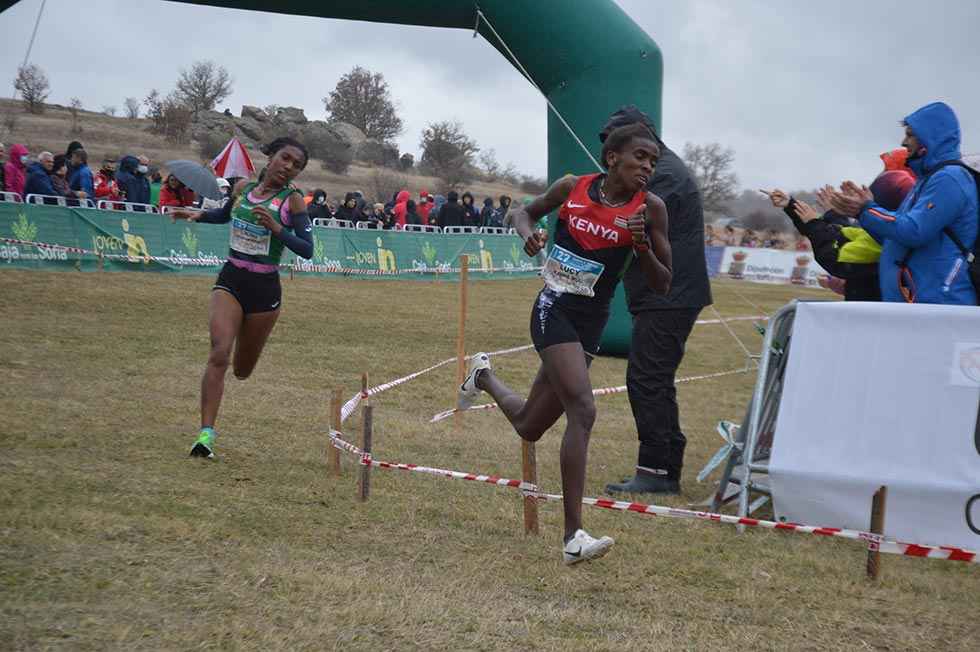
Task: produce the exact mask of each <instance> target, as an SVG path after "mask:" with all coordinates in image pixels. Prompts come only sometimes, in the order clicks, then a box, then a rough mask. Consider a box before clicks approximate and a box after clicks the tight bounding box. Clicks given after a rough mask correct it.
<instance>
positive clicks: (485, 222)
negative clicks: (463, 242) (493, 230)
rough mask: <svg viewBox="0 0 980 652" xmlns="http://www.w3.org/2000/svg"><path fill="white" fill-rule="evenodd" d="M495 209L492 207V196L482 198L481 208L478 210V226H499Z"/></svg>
mask: <svg viewBox="0 0 980 652" xmlns="http://www.w3.org/2000/svg"><path fill="white" fill-rule="evenodd" d="M496 216H497V211H496V210H494V207H493V198H492V197H487V198H486V199H484V200H483V210H482V211H480V226H500V223H499V222H497V217H496Z"/></svg>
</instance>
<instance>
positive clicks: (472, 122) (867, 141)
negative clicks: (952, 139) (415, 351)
mask: <svg viewBox="0 0 980 652" xmlns="http://www.w3.org/2000/svg"><path fill="white" fill-rule="evenodd" d="M617 2H619V4H620V6H621V7H622V8H623V9H624V10H625V11H626V12H627V13H628V14H629V15H630V16H631V17H632V18H633V19H634V20H635V21H636V22H637V23H639V25H640V26H641V27H643V28H644V29H645V30H646V31H647V32H648V33H649V34H650V35H651V36H652V37H653V39H654V40H655V41H656V42H657V43H658V45H659V46H660V48H661V50H662V51H663V55H664V68H665V87H664V109H663V118H664V124H663V132H664V133H663V136H664V140H665V141H666V142H667V144H668V145H670V146H671V147H673V148H674V149H676V150H678V151H680V150H681V148H682V147H683V144H684V143H685V142H688V141H690V142H696V143H707V142H714V141H717V142H720V143H722V144H724V145H726V146H730V147H732V148H734V150H735V153H736V171H737V173H738V176H739V181H740V183H741V185H742V186H743V187H747V188H758V187H771V186H783V187H787V188H790V189H800V188H812V187H815V186H817V185H818V184H823V183H827V182H836V181H839V180H840V179H842V178H854V179H857V180H867V181H870V179H871V178H873V177H874V175H875V174H876V173H877V172H878V170H879V169H880V163H879V161H878V159H877V155H878V154H879V153H881V152H882V151H885V150H888V149H892V148H894V147H897V146H898V144H899V142H900V140H901V129H900V128H899V126H898V121H899V120H901V118H902V117H903V116H905V115H906V114H908V113H909V112H911V111H912V110H914V109H915V108H917V107H919V106H921V105H922V104H925V103H927V102H930V101H934V100H943V101H946V102H948V103H949V104H950V105H952V107H953V108H954V109H955V110H956V112H957V113H958V115H959V118H960V123H961V127H962V130H963V150H964V153H970V152H977V151H980V81H978V76H977V73H978V71H980V46H978V45H977V28H978V27H980V2H976V1H975V0H956V1H954V0H933V2H930V3H928V4H926V3H923V2H903V1H901V0H891V1H887V0H886V1H878V0H874V1H866V0H861V1H857V2H855V1H854V0H850V1H847V2H843V1H840V0H823V1H822V2H804V1H802V0H791V1H782V0H770V1H769V2H763V1H761V0H703V1H702V0H697V1H691V0H685V1H683V2H681V1H680V0H676V1H670V2H668V1H666V0H663V1H661V0H617ZM40 4H41V0H21V2H19V3H17V4H16V5H14V6H13V7H12V8H10V9H8V10H7V11H5V12H3V13H2V14H0V33H2V34H3V35H4V37H3V39H0V62H2V63H0V76H5V77H6V78H7V79H10V80H12V79H13V77H14V75H15V73H16V67H17V65H19V63H20V61H21V60H22V59H23V57H24V54H25V52H26V49H27V43H28V41H29V39H30V34H31V29H32V27H33V24H34V19H35V16H36V15H37V11H38V8H39V7H40ZM236 39H241V42H236ZM246 39H247V42H248V43H250V44H251V45H244V44H243V43H244V42H245V41H246ZM198 59H214V60H216V61H217V62H219V63H220V64H222V65H224V66H225V67H227V68H228V69H229V71H230V72H231V74H232V76H233V77H234V82H235V84H234V89H235V92H234V94H233V95H232V96H231V98H229V99H228V100H226V101H225V102H224V103H223V105H222V106H221V107H219V108H224V106H229V107H231V108H232V110H233V111H234V112H235V114H236V115H237V114H238V113H239V111H240V109H241V105H242V104H255V105H259V106H264V105H267V104H280V105H293V106H300V107H302V108H303V109H305V111H306V115H307V117H309V118H311V119H323V118H324V111H323V103H322V101H321V98H322V97H323V96H324V95H326V94H327V92H328V91H329V90H330V89H332V88H333V86H334V85H335V84H336V82H337V80H338V79H339V77H340V76H341V75H342V74H343V73H345V72H347V71H349V70H350V69H351V68H352V67H353V66H355V65H361V66H364V67H366V68H368V69H370V70H372V71H378V72H382V73H383V74H384V75H385V77H386V79H387V80H388V82H389V84H390V86H391V91H392V95H393V97H394V98H395V99H396V101H397V102H398V105H399V108H400V113H401V116H402V118H403V120H404V122H405V133H404V134H403V135H402V137H401V138H400V139H399V145H400V147H401V149H402V150H403V151H410V152H413V153H416V154H418V152H417V150H418V141H419V133H420V132H421V130H422V129H423V127H424V126H425V125H426V124H427V123H428V122H431V121H435V120H444V119H458V120H460V121H461V122H462V123H463V124H464V126H465V128H466V130H467V132H468V133H469V134H470V135H471V136H472V137H473V138H475V139H476V141H477V142H478V143H479V145H480V146H481V147H483V148H493V149H494V150H496V153H497V158H498V159H499V160H500V161H501V162H505V163H506V162H513V163H514V164H516V165H517V166H518V168H519V169H520V170H521V171H523V172H526V173H531V174H535V175H539V176H544V174H545V172H546V156H547V149H546V146H545V142H546V120H545V111H546V105H545V103H544V101H543V100H542V99H541V98H540V96H538V94H537V91H535V90H534V89H533V88H532V87H531V86H530V85H529V84H528V83H527V82H526V81H525V80H524V79H523V78H522V77H521V76H520V74H519V73H518V72H517V71H516V70H514V69H513V68H512V67H511V66H510V65H509V64H508V63H507V62H506V61H505V60H504V59H503V57H501V56H500V55H499V54H498V53H497V51H496V50H494V49H493V48H491V47H490V46H489V45H488V44H487V42H486V41H484V40H483V39H482V38H479V39H473V38H472V37H471V32H469V31H465V30H448V29H437V28H424V27H404V26H398V25H381V24H373V23H363V22H351V21H340V20H326V19H314V18H303V17H295V16H280V15H276V14H258V13H251V12H243V11H235V10H229V9H219V8H212V7H198V6H193V5H186V4H178V3H170V2H162V1H159V0H85V1H84V2H79V1H78V0H49V1H48V3H47V8H46V10H45V13H44V17H43V19H42V21H41V26H40V30H39V32H38V37H37V41H36V43H35V46H34V51H33V54H32V56H31V61H32V62H34V63H37V64H38V65H40V66H41V67H42V68H43V69H44V70H45V71H46V72H47V74H48V77H49V79H50V81H51V89H52V93H51V97H50V101H53V102H57V103H61V104H66V103H67V100H68V98H70V97H73V96H77V97H79V98H81V100H82V101H83V103H84V105H85V107H86V108H91V109H99V108H101V107H102V106H104V105H115V106H117V107H120V109H121V106H122V102H123V99H124V98H125V97H127V96H137V97H140V98H142V97H144V96H145V95H146V94H147V92H148V91H149V90H150V89H151V88H159V89H160V90H162V91H164V92H166V91H169V90H170V89H172V88H173V85H174V80H175V79H176V76H177V70H178V69H179V68H180V67H184V66H188V65H189V64H191V63H192V62H193V61H195V60H198ZM0 78H2V77H0ZM11 92H12V88H8V90H6V91H3V92H2V94H3V95H9V94H10V93H11ZM515 126H519V127H520V128H515Z"/></svg>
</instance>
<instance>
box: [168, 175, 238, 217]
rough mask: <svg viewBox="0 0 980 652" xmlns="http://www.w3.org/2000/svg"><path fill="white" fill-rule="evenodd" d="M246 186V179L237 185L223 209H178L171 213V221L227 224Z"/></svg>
mask: <svg viewBox="0 0 980 652" xmlns="http://www.w3.org/2000/svg"><path fill="white" fill-rule="evenodd" d="M246 184H247V182H246V181H245V180H244V179H243V180H241V181H239V182H238V183H236V184H235V188H234V189H233V190H232V191H231V195H230V196H229V198H228V201H226V202H225V204H224V206H222V207H221V208H212V209H211V210H207V211H189V210H186V209H183V208H178V209H177V210H174V211H170V221H171V222H176V221H177V220H187V221H188V222H201V223H202V224H227V223H228V222H230V221H231V209H232V206H234V205H235V198H236V197H238V195H240V194H241V193H242V190H243V189H244V188H245V185H246Z"/></svg>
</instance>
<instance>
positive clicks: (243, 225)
mask: <svg viewBox="0 0 980 652" xmlns="http://www.w3.org/2000/svg"><path fill="white" fill-rule="evenodd" d="M271 242H272V232H271V231H269V229H267V228H265V227H264V226H260V225H258V224H252V223H251V222H246V221H245V220H242V219H239V218H237V217H235V218H232V220H231V245H230V246H231V248H232V249H234V250H235V251H237V252H239V253H242V254H247V255H249V256H268V255H269V244H270V243H271Z"/></svg>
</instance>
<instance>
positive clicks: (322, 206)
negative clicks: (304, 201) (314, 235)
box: [306, 188, 333, 222]
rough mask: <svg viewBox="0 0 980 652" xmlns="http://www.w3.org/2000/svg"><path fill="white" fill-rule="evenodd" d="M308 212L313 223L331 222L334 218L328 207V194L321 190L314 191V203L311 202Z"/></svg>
mask: <svg viewBox="0 0 980 652" xmlns="http://www.w3.org/2000/svg"><path fill="white" fill-rule="evenodd" d="M306 212H307V213H308V214H309V216H310V221H311V222H312V221H313V220H329V219H330V218H331V217H333V216H332V215H331V214H330V209H329V208H328V207H327V193H325V192H324V191H323V190H321V189H320V188H317V189H316V190H314V191H313V201H311V202H310V205H309V206H308V207H307V209H306Z"/></svg>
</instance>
